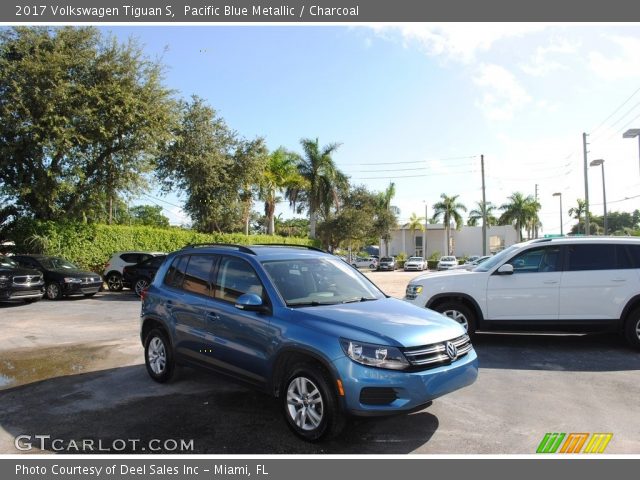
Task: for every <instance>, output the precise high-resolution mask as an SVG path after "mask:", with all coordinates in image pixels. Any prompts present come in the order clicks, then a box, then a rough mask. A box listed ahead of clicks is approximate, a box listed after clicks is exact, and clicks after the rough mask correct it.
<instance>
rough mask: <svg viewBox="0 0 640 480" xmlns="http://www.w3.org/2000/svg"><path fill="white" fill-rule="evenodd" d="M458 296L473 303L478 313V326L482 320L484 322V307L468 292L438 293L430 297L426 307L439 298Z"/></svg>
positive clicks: (475, 311)
mask: <svg viewBox="0 0 640 480" xmlns="http://www.w3.org/2000/svg"><path fill="white" fill-rule="evenodd" d="M456 297H459V298H464V299H465V300H467V301H468V302H469V303H470V304H471V305H472V307H473V310H474V313H475V314H476V317H477V320H478V327H479V326H480V325H481V324H482V322H484V315H483V314H482V309H481V308H480V305H478V302H476V300H475V299H474V298H473V297H472V296H471V295H469V294H467V293H461V292H446V293H438V294H436V295H434V296H433V297H431V298H430V299H429V301H428V302H427V304H426V305H425V307H426V308H431V305H433V304H434V303H436V302H437V301H438V300H442V299H450V298H456Z"/></svg>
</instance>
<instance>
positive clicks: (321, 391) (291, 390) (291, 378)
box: [280, 364, 346, 442]
mask: <svg viewBox="0 0 640 480" xmlns="http://www.w3.org/2000/svg"><path fill="white" fill-rule="evenodd" d="M280 397H281V399H282V407H283V412H284V416H285V419H286V421H287V425H289V428H290V429H291V430H292V431H293V432H294V433H295V434H296V435H298V436H299V437H301V438H303V439H304V440H307V441H309V442H315V441H318V440H320V439H321V438H324V437H333V436H336V435H338V434H339V433H340V432H341V431H342V429H343V428H344V425H345V422H346V417H345V415H344V413H343V412H342V410H341V408H340V405H339V403H338V398H337V396H336V392H335V389H334V388H333V387H332V381H331V379H330V378H329V375H328V374H327V373H326V372H325V371H324V370H323V369H321V368H320V367H318V366H316V365H314V364H299V365H296V366H294V367H293V368H292V369H291V370H290V373H289V375H287V379H286V380H285V382H284V383H283V385H282V390H281V392H280Z"/></svg>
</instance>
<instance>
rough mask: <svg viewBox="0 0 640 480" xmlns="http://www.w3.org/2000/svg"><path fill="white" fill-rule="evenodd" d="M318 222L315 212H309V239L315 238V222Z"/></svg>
mask: <svg viewBox="0 0 640 480" xmlns="http://www.w3.org/2000/svg"><path fill="white" fill-rule="evenodd" d="M317 221H318V219H317V215H316V212H309V238H311V239H315V238H316V222H317Z"/></svg>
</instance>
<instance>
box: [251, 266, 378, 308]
mask: <svg viewBox="0 0 640 480" xmlns="http://www.w3.org/2000/svg"><path fill="white" fill-rule="evenodd" d="M263 265H264V269H265V270H266V271H267V274H268V275H269V277H270V278H271V280H272V281H273V284H274V285H275V287H276V289H277V290H278V292H279V293H280V296H281V297H282V298H283V299H284V301H285V302H286V304H287V306H289V307H296V306H298V307H300V306H316V305H335V304H338V303H350V302H360V301H366V300H378V299H381V298H384V294H383V293H382V292H381V291H380V290H378V288H377V287H376V286H375V285H373V284H372V283H371V282H369V281H368V280H367V279H366V278H365V277H363V276H362V275H361V274H360V273H358V272H357V271H355V270H354V269H352V268H351V267H350V266H349V265H347V264H345V263H344V262H341V261H339V260H334V259H332V258H324V257H320V258H296V259H291V260H272V261H266V262H263Z"/></svg>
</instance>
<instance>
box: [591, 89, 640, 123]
mask: <svg viewBox="0 0 640 480" xmlns="http://www.w3.org/2000/svg"><path fill="white" fill-rule="evenodd" d="M638 92H640V87H639V88H638V89H637V90H636V91H635V92H633V93H632V94H631V95H630V96H629V98H627V99H626V100H625V101H624V102H622V103H621V104H620V105H619V106H618V107H617V108H616V109H615V110H614V111H613V113H612V114H611V115H609V116H608V117H607V118H605V119H604V120H603V121H602V123H600V125H598V126H597V127H596V128H595V129H594V130H592V131H591V133H592V134H593V133H595V132H597V131H598V130H600V128H601V127H602V126H603V125H604V124H605V123H607V121H608V120H609V119H610V118H611V117H613V116H614V115H615V114H616V113H618V112H619V111H620V109H621V108H622V107H624V106H625V105H626V104H627V103H629V100H631V99H632V98H633V97H635V96H636V94H637V93H638Z"/></svg>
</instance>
